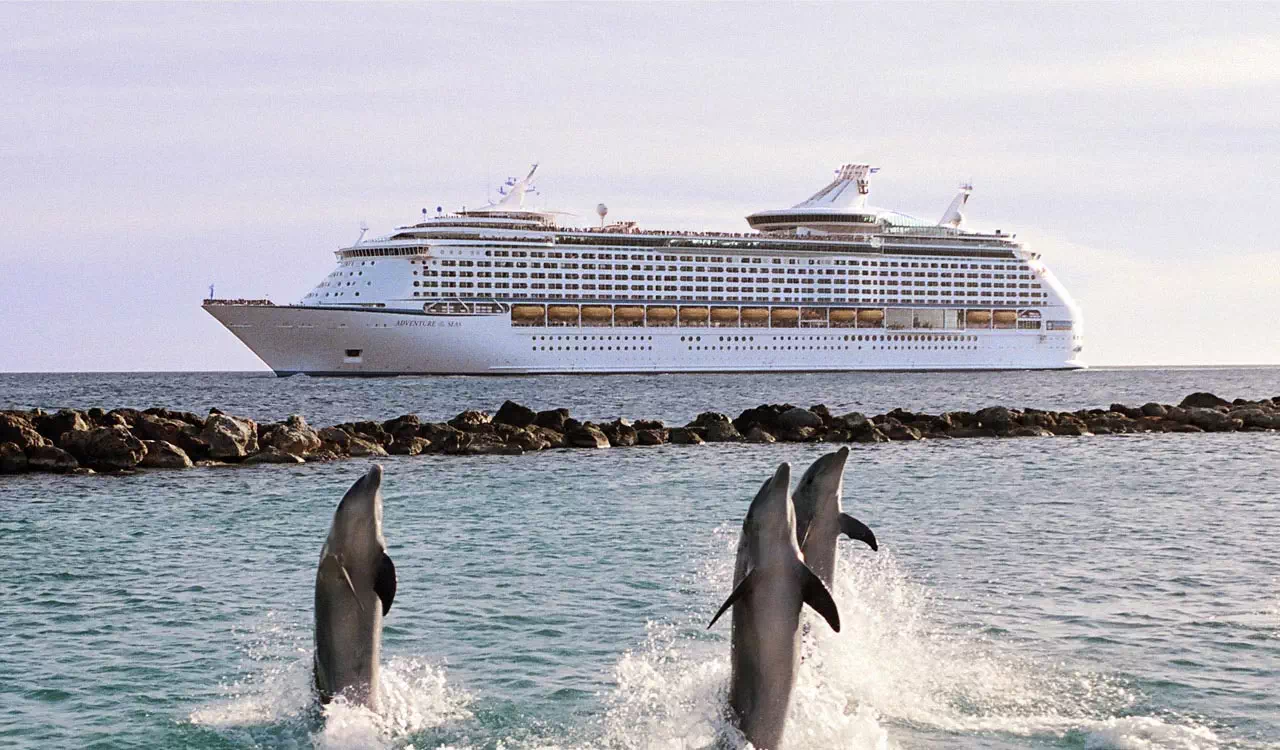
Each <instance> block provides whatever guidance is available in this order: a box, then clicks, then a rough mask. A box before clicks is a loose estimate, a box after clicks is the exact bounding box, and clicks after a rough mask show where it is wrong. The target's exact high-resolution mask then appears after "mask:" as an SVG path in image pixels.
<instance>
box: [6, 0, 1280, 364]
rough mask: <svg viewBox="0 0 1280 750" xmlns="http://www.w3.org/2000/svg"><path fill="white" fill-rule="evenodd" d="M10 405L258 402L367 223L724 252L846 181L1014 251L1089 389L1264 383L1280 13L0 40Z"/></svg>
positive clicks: (143, 18) (710, 19)
mask: <svg viewBox="0 0 1280 750" xmlns="http://www.w3.org/2000/svg"><path fill="white" fill-rule="evenodd" d="M0 28H2V29H4V33H3V35H0V91H2V92H3V93H4V96H3V99H4V113H3V115H0V219H2V220H3V221H2V222H0V300H2V302H0V330H3V331H4V334H5V336H6V338H7V339H8V341H7V342H6V343H5V345H4V346H3V347H0V371H45V370H134V369H143V370H149V369H161V370H179V369H258V368H263V367H264V366H263V365H262V363H261V362H260V361H259V360H258V359H257V358H256V357H255V356H254V355H253V354H252V353H251V352H250V351H249V350H248V349H246V348H245V347H244V346H243V345H241V344H240V343H239V341H237V340H236V339H235V338H234V337H233V336H232V335H231V334H230V333H229V332H227V331H226V330H224V329H223V328H222V326H220V325H219V324H218V323H217V322H216V321H215V320H214V319H213V318H211V317H210V316H208V315H207V314H206V313H204V312H203V311H202V310H201V309H200V300H201V299H202V297H203V296H204V295H205V294H206V293H207V289H208V285H209V284H210V283H216V284H217V292H218V296H220V297H240V296H243V297H259V296H264V295H269V296H270V297H271V298H272V299H273V300H275V301H277V302H295V301H297V300H298V299H300V298H301V297H302V295H303V294H305V293H306V291H307V290H308V289H309V288H310V287H311V286H313V285H314V284H315V283H316V282H317V281H319V280H320V279H321V278H323V277H324V276H325V275H326V274H327V273H328V272H329V270H330V269H331V267H332V264H333V262H334V259H333V255H332V251H333V250H335V249H337V248H338V247H340V246H343V245H346V244H349V243H350V242H352V241H353V240H354V239H355V238H356V236H357V235H358V234H359V229H358V226H359V224H360V222H361V221H366V222H368V224H369V225H370V226H371V227H372V231H373V232H375V233H378V232H383V231H386V230H389V229H391V228H393V227H394V226H396V225H397V224H400V223H405V222H409V221H413V220H415V218H416V217H417V216H418V215H419V212H420V210H421V209H422V207H424V206H430V207H432V208H434V207H435V206H436V205H443V206H445V207H446V208H450V209H456V208H459V207H461V206H462V205H472V206H475V205H479V204H481V203H483V202H484V201H485V199H486V198H487V197H488V196H489V190H490V188H491V187H493V186H496V185H497V184H498V183H500V182H501V180H502V179H504V178H506V177H507V176H509V175H515V174H523V172H524V171H525V170H527V169H528V166H529V164H530V163H532V162H535V161H536V162H539V163H540V164H541V167H540V169H539V175H540V176H541V180H540V181H539V184H540V187H541V191H542V196H543V197H542V201H543V203H544V204H545V206H546V207H548V208H556V209H563V210H566V211H572V212H575V213H576V214H578V216H577V218H576V221H577V222H581V223H590V222H592V221H594V220H595V216H594V206H595V205H596V204H597V203H598V202H601V201H603V202H605V203H607V204H608V205H609V207H610V217H611V218H617V219H633V220H638V221H639V222H640V223H641V225H642V226H651V227H663V228H687V229H724V230H730V231H741V230H742V229H743V228H744V227H745V223H744V221H743V219H742V217H743V216H745V215H746V214H748V213H751V212H753V211H756V210H760V209H767V208H779V207H785V206H789V205H792V204H794V203H797V202H799V201H801V200H803V199H804V198H806V197H808V196H809V195H810V194H811V193H813V192H814V191H815V190H816V189H818V188H819V187H821V186H822V185H823V184H824V183H825V182H826V181H828V180H829V179H830V175H831V172H832V170H833V169H834V168H835V167H837V166H838V165H839V164H841V163H843V162H850V161H858V162H869V163H872V164H875V165H878V166H880V167H881V168H882V169H881V171H880V173H879V174H877V175H876V178H875V181H874V182H873V184H872V195H871V203H873V204H874V205H878V206H882V207H886V208H893V209H898V210H903V211H906V212H908V213H915V214H918V215H921V216H923V217H926V218H929V219H933V220H936V219H937V218H938V217H939V216H940V215H941V213H942V211H943V209H944V208H945V207H946V204H947V203H948V202H949V200H950V199H951V197H952V196H953V195H954V192H955V188H956V185H957V184H958V183H959V182H960V181H962V180H972V181H973V183H974V184H975V186H976V191H975V193H974V196H973V198H972V199H971V201H970V204H969V209H968V212H967V213H968V216H969V219H970V222H971V223H972V224H973V225H975V226H977V227H982V228H990V229H994V228H1001V229H1004V230H1006V231H1013V232H1017V233H1018V236H1019V237H1020V238H1023V239H1026V240H1028V241H1029V242H1030V243H1031V244H1032V245H1033V247H1035V248H1036V249H1038V250H1040V251H1042V252H1043V253H1044V254H1045V256H1046V259H1047V260H1048V262H1049V265H1050V267H1051V268H1053V269H1054V270H1055V271H1056V273H1057V274H1058V276H1059V277H1060V278H1061V279H1062V280H1063V281H1064V282H1065V284H1066V285H1067V287H1068V289H1070V290H1071V292H1072V293H1073V294H1074V295H1075V297H1076V299H1077V300H1078V301H1079V302H1080V304H1081V307H1082V308H1083V310H1084V315H1085V326H1086V328H1085V334H1086V340H1085V344H1086V348H1085V354H1086V359H1087V360H1088V361H1089V362H1090V363H1091V364H1096V365H1128V364H1179V365H1181V364H1229V363H1280V255H1278V254H1277V252H1276V249H1277V245H1278V244H1280V243H1278V242H1277V236H1280V230H1278V229H1277V227H1276V226H1275V223H1276V222H1275V220H1276V218H1277V215H1278V214H1280V209H1278V208H1277V201H1278V200H1280V190H1278V189H1277V188H1278V187H1280V4H1260V5H1243V4H1238V5H1229V4H1221V3H1218V4H1212V5H1195V4H1172V3H1164V4H1137V3H1132V4H1125V5H1103V4H1098V3H1087V4H1062V5H1045V4H1030V3H1025V4H1016V5H977V4H967V3H966V4H947V5H924V4H920V5H913V4H889V5H857V4H839V5H810V4H796V3H777V4H766V5H744V4H739V3H722V4H714V5H685V4H672V3H666V4H657V5H609V4H587V5H573V4H536V5H534V4H529V5H471V4H468V5H461V4H438V5H407V4H380V5H354V4H343V5H292V4H291V5H277V4H235V5H232V4H218V5H155V4H122V5H107V4H94V5H73V4H55V5H34V4H3V5H0Z"/></svg>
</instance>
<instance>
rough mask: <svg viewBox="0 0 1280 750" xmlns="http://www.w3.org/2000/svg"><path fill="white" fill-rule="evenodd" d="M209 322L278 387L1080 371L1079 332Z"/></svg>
mask: <svg viewBox="0 0 1280 750" xmlns="http://www.w3.org/2000/svg"><path fill="white" fill-rule="evenodd" d="M205 310H207V311H208V312H209V313H210V314H211V315H213V316H214V317H215V318H217V319H218V321H219V322H221V323H222V324H223V325H224V326H226V327H227V329H228V330H230V331H231V332H232V333H233V334H235V335H236V337H237V338H239V339H240V340H241V341H242V342H244V344H245V345H246V346H248V347H249V348H250V349H251V350H253V352H254V353H255V354H256V355H258V357H259V358H261V359H262V361H263V362H265V363H266V364H267V366H268V367H270V368H271V369H272V370H274V371H275V372H276V373H277V374H279V375H282V376H284V375H293V374H298V373H305V374H310V375H352V376H377V375H513V374H522V375H531V374H546V373H659V372H823V371H827V372H836V371H855V370H1065V369H1079V368H1082V367H1084V364H1083V363H1082V362H1080V361H1079V360H1078V352H1077V348H1078V347H1077V342H1076V341H1074V340H1073V331H1071V330H1064V331H1026V330H1015V329H994V328H969V329H963V330H947V331H928V330H886V329H851V328H835V327H833V328H761V327H742V328H738V327H733V328H718V327H635V328H627V327H618V328H614V327H590V326H583V327H578V326H552V327H533V326H515V325H512V322H511V318H510V316H509V315H507V314H492V315H431V314H424V313H420V312H402V311H391V310H361V309H333V308H322V307H306V306H288V307H282V306H272V305H216V304H215V305H207V306H206V307H205ZM1079 333H1080V330H1079V327H1078V325H1077V326H1075V330H1074V335H1075V336H1079Z"/></svg>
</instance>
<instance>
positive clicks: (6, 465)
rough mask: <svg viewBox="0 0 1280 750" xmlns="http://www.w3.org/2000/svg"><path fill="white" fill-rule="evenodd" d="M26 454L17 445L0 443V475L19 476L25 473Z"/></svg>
mask: <svg viewBox="0 0 1280 750" xmlns="http://www.w3.org/2000/svg"><path fill="white" fill-rule="evenodd" d="M27 470H28V467H27V454H26V453H24V452H23V451H22V447H21V446H20V445H18V444H17V443H13V442H7V443H0V474H21V473H22V472H24V471H27Z"/></svg>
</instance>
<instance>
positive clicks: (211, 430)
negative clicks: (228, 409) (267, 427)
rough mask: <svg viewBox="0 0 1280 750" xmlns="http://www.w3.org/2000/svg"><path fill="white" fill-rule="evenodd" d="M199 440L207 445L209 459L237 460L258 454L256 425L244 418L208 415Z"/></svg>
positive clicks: (227, 415)
mask: <svg viewBox="0 0 1280 750" xmlns="http://www.w3.org/2000/svg"><path fill="white" fill-rule="evenodd" d="M200 439H201V440H203V441H204V442H206V443H208V444H209V456H210V457H212V458H216V459H218V460H222V461H226V460H232V461H234V460H239V459H242V458H245V457H246V456H249V455H252V454H254V453H257V452H258V425H257V423H256V422H254V421H253V420H252V419H248V418H246V417H233V416H231V415H229V414H210V415H209V418H208V419H206V420H205V423H204V429H203V430H201V431H200Z"/></svg>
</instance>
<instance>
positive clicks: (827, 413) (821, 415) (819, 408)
mask: <svg viewBox="0 0 1280 750" xmlns="http://www.w3.org/2000/svg"><path fill="white" fill-rule="evenodd" d="M809 411H810V412H812V413H814V414H816V415H817V416H818V419H821V420H822V426H823V427H830V426H831V425H832V424H833V423H834V422H835V417H833V416H831V410H830V409H828V408H827V405H826V404H814V405H813V406H810V407H809Z"/></svg>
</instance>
